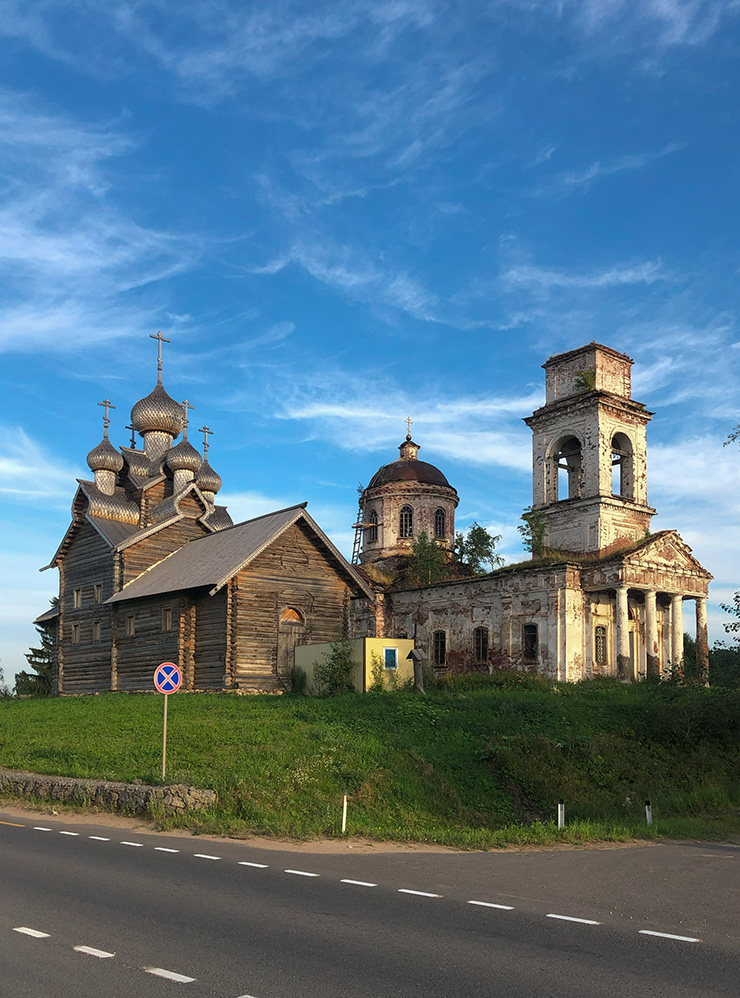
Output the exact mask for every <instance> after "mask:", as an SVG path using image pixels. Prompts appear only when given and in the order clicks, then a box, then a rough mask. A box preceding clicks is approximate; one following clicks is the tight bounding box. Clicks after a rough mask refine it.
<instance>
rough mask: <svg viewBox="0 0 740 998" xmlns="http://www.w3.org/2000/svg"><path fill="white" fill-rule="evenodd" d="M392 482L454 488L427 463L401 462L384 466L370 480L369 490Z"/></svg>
mask: <svg viewBox="0 0 740 998" xmlns="http://www.w3.org/2000/svg"><path fill="white" fill-rule="evenodd" d="M390 482H422V483H423V484H425V485H446V486H447V488H452V486H451V485H450V483H449V482H448V481H447V479H446V478H445V476H444V475H443V474H442V472H441V471H440V470H439V468H435V467H434V465H433V464H428V463H427V462H426V461H405V460H401V461H392V462H391V464H384V465H383V467H382V468H380V469H378V471H376V472H375V474H374V475H373V477H372V478H371V479H370V484H369V485H368V488H369V489H374V488H377V487H378V486H380V485H388V484H390Z"/></svg>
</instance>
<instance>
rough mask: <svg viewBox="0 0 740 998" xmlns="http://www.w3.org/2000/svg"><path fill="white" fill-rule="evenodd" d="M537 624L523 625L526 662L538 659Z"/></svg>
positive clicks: (523, 656) (523, 646)
mask: <svg viewBox="0 0 740 998" xmlns="http://www.w3.org/2000/svg"><path fill="white" fill-rule="evenodd" d="M537 643H538V642H537V624H525V625H524V626H523V627H522V659H523V660H524V661H525V662H536V661H537Z"/></svg>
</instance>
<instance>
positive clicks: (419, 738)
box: [0, 674, 740, 848]
mask: <svg viewBox="0 0 740 998" xmlns="http://www.w3.org/2000/svg"><path fill="white" fill-rule="evenodd" d="M168 730H169V738H168V772H167V782H172V783H174V782H182V783H190V784H194V785H196V786H205V787H214V788H215V789H216V790H218V793H219V804H218V807H217V808H216V809H215V810H214V811H213V812H210V813H204V814H193V815H190V816H188V817H187V818H185V819H182V820H180V822H179V823H180V824H184V825H187V826H188V827H191V828H193V829H194V830H199V831H202V832H221V833H226V834H232V835H237V836H245V835H249V834H266V835H276V836H287V837H298V838H305V837H312V836H321V835H336V834H339V825H340V809H341V795H342V793H343V792H344V791H345V789H346V790H347V791H348V793H349V794H350V803H349V825H348V831H349V832H350V833H351V834H359V835H366V836H370V837H374V838H379V839H398V840H412V841H427V842H436V843H444V844H447V845H452V846H460V847H468V848H471V847H472V848H480V847H486V846H493V845H499V844H504V843H506V842H547V841H551V840H553V839H556V838H558V837H565V838H568V839H571V840H579V839H584V838H590V837H595V838H606V839H609V838H627V837H630V836H634V835H645V834H647V829H646V827H645V819H644V801H645V799H646V798H650V799H651V801H652V804H653V810H654V814H655V818H656V823H655V825H654V826H653V832H652V833H653V834H658V835H668V836H677V835H693V836H704V835H711V834H720V835H733V834H740V752H739V750H740V691H738V690H724V689H703V688H692V687H681V686H677V685H673V684H669V683H663V684H643V685H640V686H625V685H622V684H620V683H617V682H612V681H592V682H584V683H578V684H568V685H564V684H557V683H554V682H552V681H548V680H544V679H539V678H534V677H529V676H522V675H517V674H513V675H503V676H499V677H477V676H470V677H461V678H460V680H458V681H457V682H453V683H451V684H450V685H449V686H448V687H447V688H444V689H441V690H435V691H433V692H431V693H429V694H428V695H427V696H426V697H420V696H418V695H416V694H414V693H411V692H393V693H373V694H367V695H360V694H345V695H343V696H339V697H335V698H332V699H327V700H313V699H308V698H303V697H287V696H283V697H267V696H252V697H238V696H232V695H229V694H202V695H199V694H187V695H176V696H173V697H171V698H170V703H169V719H168ZM161 737H162V700H161V698H160V697H158V696H146V695H141V696H136V695H129V696H127V695H125V694H115V693H110V694H104V695H102V696H94V697H79V698H72V699H52V700H21V701H19V700H15V701H0V765H3V766H6V767H9V768H14V769H28V770H31V771H34V772H38V773H49V774H57V775H65V776H83V777H97V778H106V779H114V780H125V781H131V780H133V779H140V780H143V781H144V782H147V783H156V782H158V777H159V775H160V772H159V771H160V768H161V756H160V753H161ZM561 797H562V798H563V799H564V800H565V802H566V809H567V810H566V818H567V822H568V827H567V829H566V832H565V835H564V836H562V835H560V836H559V833H558V832H557V830H556V829H554V827H553V825H552V820H553V818H554V815H555V811H556V805H557V801H558V799H559V798H561ZM164 823H165V822H163V824H164ZM168 823H169V825H170V826H171V825H172V824H173V823H174V819H171V820H169V822H168Z"/></svg>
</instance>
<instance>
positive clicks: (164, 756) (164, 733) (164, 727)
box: [162, 693, 170, 783]
mask: <svg viewBox="0 0 740 998" xmlns="http://www.w3.org/2000/svg"><path fill="white" fill-rule="evenodd" d="M169 698H170V697H169V694H168V693H165V695H164V698H163V699H164V722H163V724H162V783H164V767H165V762H166V759H167V701H168V700H169Z"/></svg>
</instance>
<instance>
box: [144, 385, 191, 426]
mask: <svg viewBox="0 0 740 998" xmlns="http://www.w3.org/2000/svg"><path fill="white" fill-rule="evenodd" d="M183 419H184V417H183V412H182V406H181V405H179V403H177V402H175V400H174V399H173V398H170V396H169V395H168V394H167V392H166V391H165V390H164V388H163V387H162V385H161V384H157V385H156V386H155V388H154V391H153V392H150V393H149V394H148V395H147V396H146V398H143V399H140V400H139V401H138V402H137V403H136V405H135V406H134V407H133V409H132V410H131V425H132V426H133V428H134V429H135V430H138V432H139V433H148V432H150V431H152V430H160V431H161V432H163V433H169V434H171V435H172V436H173V437H176V436H178V435H179V434H180V433H181V432H182V426H183Z"/></svg>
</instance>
